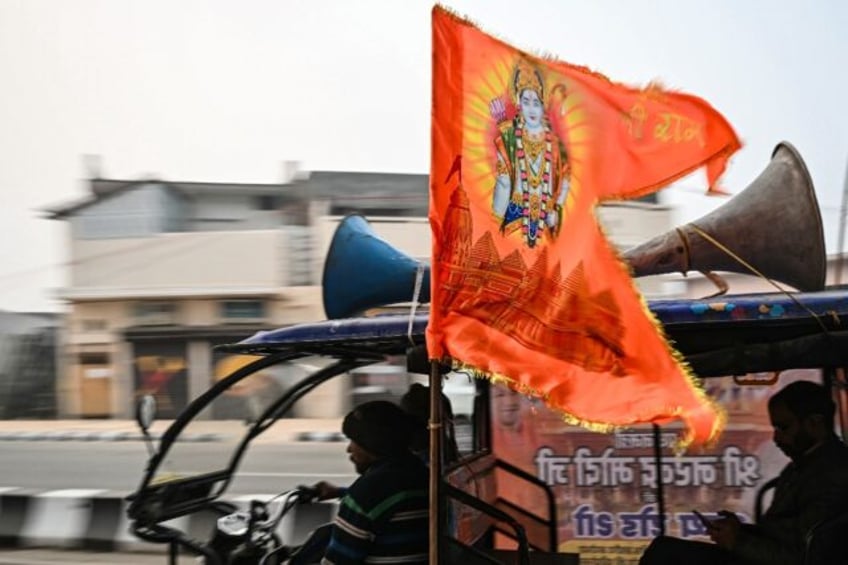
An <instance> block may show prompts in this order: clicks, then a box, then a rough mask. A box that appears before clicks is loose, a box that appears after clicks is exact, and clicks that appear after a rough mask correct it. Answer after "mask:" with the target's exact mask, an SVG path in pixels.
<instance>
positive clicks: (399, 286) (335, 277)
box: [321, 215, 430, 320]
mask: <svg viewBox="0 0 848 565" xmlns="http://www.w3.org/2000/svg"><path fill="white" fill-rule="evenodd" d="M321 286H322V287H323V295H324V312H325V313H326V315H327V318H328V319H330V320H333V319H338V318H347V317H349V316H353V315H355V314H359V313H361V312H363V311H365V310H367V309H368V308H373V307H375V306H378V305H384V304H394V303H398V302H412V301H417V302H419V303H426V302H430V267H428V266H426V265H424V264H423V263H420V262H418V261H416V260H415V259H413V258H412V257H409V256H408V255H406V254H404V253H402V252H400V251H398V250H397V249H395V248H394V247H392V246H391V245H389V243H388V242H386V241H385V240H383V239H381V238H380V237H379V236H378V235H377V234H376V233H375V232H374V230H373V228H372V227H371V225H370V224H369V223H368V221H367V220H366V219H365V218H363V217H362V216H358V215H351V216H347V217H345V218H344V219H343V220H342V221H341V223H340V224H339V226H338V227H337V228H336V232H335V234H333V239H332V241H331V242H330V250H329V251H328V252H327V259H326V261H325V262H324V275H323V280H322V282H321ZM416 286H417V287H418V296H417V297H416Z"/></svg>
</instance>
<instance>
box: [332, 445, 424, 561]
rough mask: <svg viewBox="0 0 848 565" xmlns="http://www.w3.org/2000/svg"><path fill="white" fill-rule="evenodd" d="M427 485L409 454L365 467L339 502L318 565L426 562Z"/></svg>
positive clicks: (421, 466) (416, 460)
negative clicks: (327, 541) (336, 513)
mask: <svg viewBox="0 0 848 565" xmlns="http://www.w3.org/2000/svg"><path fill="white" fill-rule="evenodd" d="M428 486H429V472H428V470H427V467H426V466H425V465H424V463H423V462H422V461H421V460H420V459H419V458H418V457H416V456H415V455H413V454H412V453H407V454H405V455H402V456H397V457H389V458H385V459H381V460H379V461H377V462H376V463H374V464H373V465H371V467H369V468H368V470H367V471H365V473H363V474H362V476H360V477H359V478H358V479H357V480H356V481H354V483H353V484H352V485H350V487H349V488H348V490H347V494H345V496H344V498H342V500H341V505H340V507H339V513H338V515H337V516H336V520H335V522H334V523H333V528H332V537H331V539H330V544H329V546H328V547H327V552H326V554H325V556H324V561H323V563H336V564H348V563H350V564H352V563H368V562H369V561H372V560H373V561H375V562H379V563H421V564H424V563H427V560H428V557H427V556H428V549H429V545H428V541H429V537H428V532H429V520H428V516H429V513H428V509H429V495H428V492H429V489H428Z"/></svg>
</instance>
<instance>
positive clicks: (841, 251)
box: [834, 163, 848, 285]
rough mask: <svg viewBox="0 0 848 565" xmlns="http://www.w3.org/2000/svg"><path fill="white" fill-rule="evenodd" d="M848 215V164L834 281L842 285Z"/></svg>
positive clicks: (847, 164) (843, 186) (840, 215)
mask: <svg viewBox="0 0 848 565" xmlns="http://www.w3.org/2000/svg"><path fill="white" fill-rule="evenodd" d="M846 214H848V163H846V165H845V180H844V181H843V183H842V207H841V208H840V209H839V243H838V244H837V245H836V252H837V254H838V255H837V256H836V275H835V278H834V281H835V283H836V284H837V285H839V284H842V265H843V262H844V260H845V258H844V256H845V216H846Z"/></svg>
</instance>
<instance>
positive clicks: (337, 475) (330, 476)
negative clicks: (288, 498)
mask: <svg viewBox="0 0 848 565" xmlns="http://www.w3.org/2000/svg"><path fill="white" fill-rule="evenodd" d="M236 476H237V477H316V478H321V479H343V478H350V477H356V475H355V474H354V473H310V472H309V471H305V472H303V473H236Z"/></svg>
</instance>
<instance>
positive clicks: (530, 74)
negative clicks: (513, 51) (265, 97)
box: [512, 57, 545, 100]
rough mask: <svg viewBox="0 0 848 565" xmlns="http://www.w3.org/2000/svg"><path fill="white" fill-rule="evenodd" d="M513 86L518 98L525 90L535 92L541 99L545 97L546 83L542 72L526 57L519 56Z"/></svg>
mask: <svg viewBox="0 0 848 565" xmlns="http://www.w3.org/2000/svg"><path fill="white" fill-rule="evenodd" d="M512 87H513V90H514V92H515V98H516V99H517V98H518V97H520V96H521V93H522V92H524V91H525V90H532V91H533V92H535V93H536V94H537V95H538V96H539V100H544V99H545V83H544V81H543V80H542V73H540V72H539V69H537V68H536V66H535V65H533V64H532V63H531V62H530V61H529V60H528V59H527V58H526V57H521V58H519V59H518V63H516V65H515V75H514V76H513V80H512Z"/></svg>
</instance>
